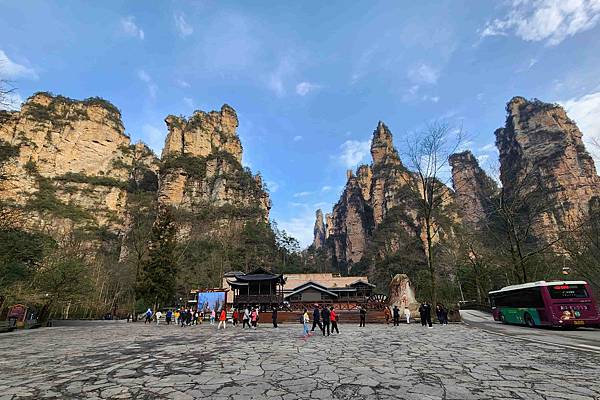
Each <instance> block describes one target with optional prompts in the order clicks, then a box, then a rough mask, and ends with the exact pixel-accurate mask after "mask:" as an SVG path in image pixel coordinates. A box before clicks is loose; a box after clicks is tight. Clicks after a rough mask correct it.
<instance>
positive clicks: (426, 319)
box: [419, 301, 433, 328]
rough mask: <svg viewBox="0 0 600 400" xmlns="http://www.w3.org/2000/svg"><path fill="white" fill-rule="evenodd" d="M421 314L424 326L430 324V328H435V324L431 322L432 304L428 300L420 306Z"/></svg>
mask: <svg viewBox="0 0 600 400" xmlns="http://www.w3.org/2000/svg"><path fill="white" fill-rule="evenodd" d="M419 316H420V317H421V325H422V326H425V325H428V326H429V328H433V325H432V324H431V304H429V303H428V302H426V301H425V302H423V303H421V306H420V307H419Z"/></svg>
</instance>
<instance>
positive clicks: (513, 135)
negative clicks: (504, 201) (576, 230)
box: [495, 97, 600, 239]
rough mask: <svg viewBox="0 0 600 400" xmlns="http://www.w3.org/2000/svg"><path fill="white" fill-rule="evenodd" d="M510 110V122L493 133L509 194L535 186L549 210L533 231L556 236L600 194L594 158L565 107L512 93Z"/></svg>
mask: <svg viewBox="0 0 600 400" xmlns="http://www.w3.org/2000/svg"><path fill="white" fill-rule="evenodd" d="M506 110H507V113H508V116H507V118H506V125H505V127H504V128H501V129H498V130H497V131H496V133H495V134H496V146H497V147H498V150H499V152H500V179H501V181H502V186H503V188H504V192H505V196H508V197H509V198H514V197H518V196H521V197H525V196H527V195H528V194H531V193H533V192H534V191H536V192H537V194H538V196H537V199H538V200H536V201H542V202H546V205H545V207H544V208H546V211H545V212H544V213H543V214H542V215H539V216H537V217H536V221H535V224H534V226H533V234H534V236H536V237H538V238H543V239H553V238H555V237H557V234H558V232H560V231H562V230H565V229H568V228H570V227H574V226H576V225H577V224H578V223H579V221H581V220H582V218H584V217H585V215H586V213H587V210H588V209H589V202H590V200H591V199H592V198H593V197H595V196H600V179H599V178H598V175H597V173H596V168H595V167H594V162H593V160H592V158H591V157H590V155H589V154H588V153H587V151H586V150H585V147H584V145H583V142H582V140H581V132H580V131H579V129H578V128H577V125H576V124H575V122H573V121H572V120H570V119H569V118H568V117H567V115H566V112H565V110H564V109H563V108H562V107H560V106H558V105H556V104H548V103H543V102H541V101H538V100H533V101H528V100H526V99H524V98H522V97H514V98H513V99H512V100H511V101H510V102H509V103H508V105H507V106H506Z"/></svg>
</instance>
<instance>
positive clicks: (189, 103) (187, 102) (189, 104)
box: [183, 97, 194, 108]
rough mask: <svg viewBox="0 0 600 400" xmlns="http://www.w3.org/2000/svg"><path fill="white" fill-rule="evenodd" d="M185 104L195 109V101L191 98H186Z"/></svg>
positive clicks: (184, 99)
mask: <svg viewBox="0 0 600 400" xmlns="http://www.w3.org/2000/svg"><path fill="white" fill-rule="evenodd" d="M183 102H184V103H185V104H186V105H187V106H188V107H189V108H194V100H193V99H192V98H190V97H184V98H183Z"/></svg>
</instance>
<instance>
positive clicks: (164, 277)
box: [139, 209, 177, 310]
mask: <svg viewBox="0 0 600 400" xmlns="http://www.w3.org/2000/svg"><path fill="white" fill-rule="evenodd" d="M175 233H176V229H175V223H174V222H173V217H172V215H171V213H170V211H169V210H168V209H161V210H160V211H159V214H158V217H157V219H156V221H155V223H154V225H153V227H152V234H151V238H150V243H149V245H148V248H149V249H148V258H147V260H146V262H145V263H144V265H143V271H142V279H141V282H140V286H139V289H140V292H141V294H142V295H143V296H144V297H145V299H146V300H147V301H149V302H151V303H152V305H153V308H154V309H155V310H156V308H158V306H159V304H164V303H168V302H170V301H171V300H172V299H173V298H174V296H175V281H176V275H177V261H176V256H175Z"/></svg>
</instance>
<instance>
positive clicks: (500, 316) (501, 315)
mask: <svg viewBox="0 0 600 400" xmlns="http://www.w3.org/2000/svg"><path fill="white" fill-rule="evenodd" d="M498 319H500V322H502V323H503V324H505V323H506V320H505V319H504V314H502V313H500V314H499V315H498Z"/></svg>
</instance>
